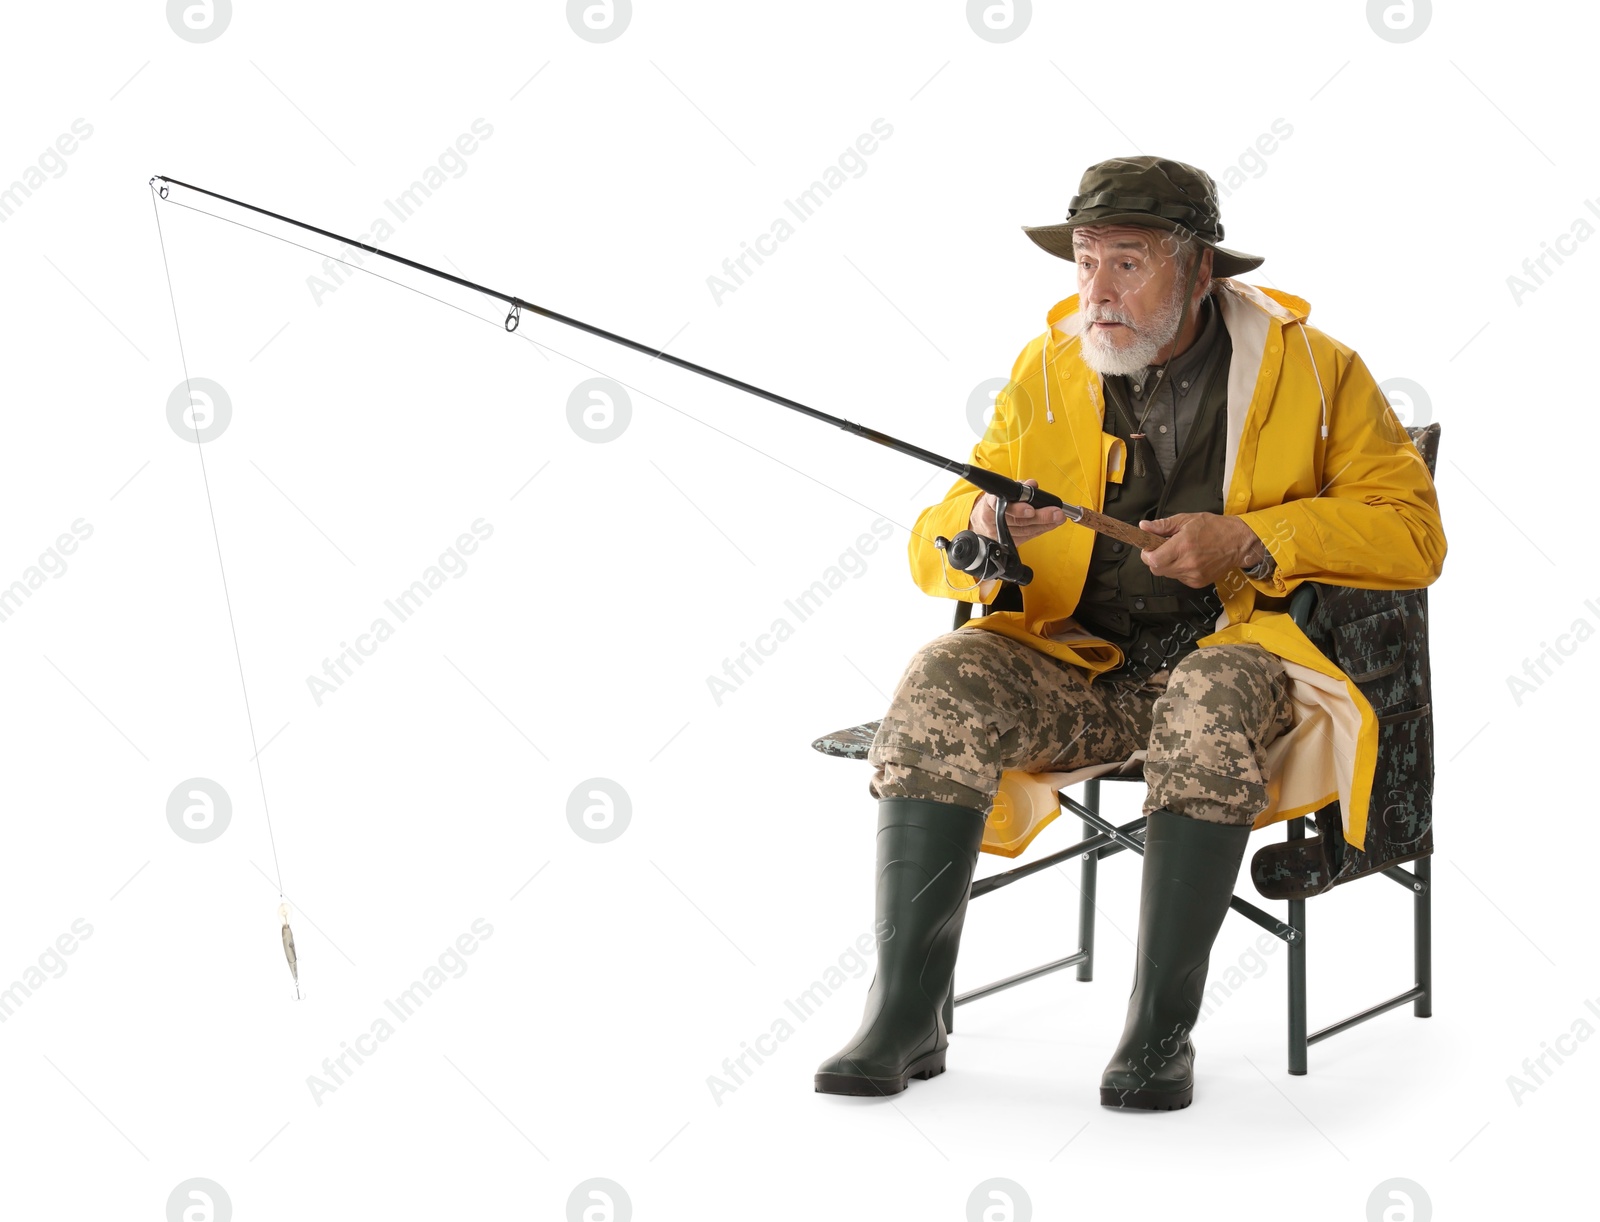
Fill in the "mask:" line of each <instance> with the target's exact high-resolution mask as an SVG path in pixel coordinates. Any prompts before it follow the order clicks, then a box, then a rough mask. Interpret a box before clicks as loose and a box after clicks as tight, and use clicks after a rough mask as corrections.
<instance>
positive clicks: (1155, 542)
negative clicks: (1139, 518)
mask: <svg viewBox="0 0 1600 1222" xmlns="http://www.w3.org/2000/svg"><path fill="white" fill-rule="evenodd" d="M1082 512H1083V516H1082V517H1080V518H1079V519H1078V524H1079V525H1080V526H1087V527H1088V528H1089V529H1090V530H1093V531H1097V532H1099V533H1100V534H1102V535H1110V536H1111V537H1112V538H1113V539H1120V540H1121V541H1122V542H1124V543H1126V544H1128V545H1129V546H1130V547H1136V548H1138V549H1139V550H1140V551H1154V550H1155V549H1156V548H1158V547H1160V546H1161V545H1162V544H1163V543H1165V542H1166V539H1164V538H1162V536H1160V535H1152V534H1151V533H1150V532H1149V531H1148V530H1140V529H1139V528H1138V527H1137V526H1131V525H1129V524H1128V523H1127V522H1122V521H1119V520H1118V519H1116V518H1108V517H1107V516H1106V515H1105V514H1103V513H1096V512H1095V511H1094V510H1093V509H1088V508H1085V509H1084V510H1083V511H1082Z"/></svg>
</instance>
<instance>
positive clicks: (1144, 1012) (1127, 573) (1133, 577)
mask: <svg viewBox="0 0 1600 1222" xmlns="http://www.w3.org/2000/svg"><path fill="white" fill-rule="evenodd" d="M1025 231H1026V232H1027V234H1028V236H1029V237H1030V238H1032V239H1033V240H1034V241H1035V242H1036V243H1037V244H1038V245H1039V246H1041V247H1042V248H1043V249H1045V250H1047V251H1048V252H1050V253H1051V254H1053V255H1056V256H1058V257H1060V258H1064V259H1072V260H1073V261H1074V262H1075V263H1076V265H1077V273H1078V293H1077V295H1076V296H1075V297H1071V298H1068V299H1067V300H1065V301H1062V302H1060V303H1058V304H1057V305H1056V306H1054V307H1053V308H1052V309H1051V310H1050V311H1049V314H1048V317H1047V321H1048V324H1049V327H1048V330H1047V331H1046V332H1045V333H1044V334H1043V335H1041V336H1038V337H1036V338H1035V339H1033V340H1032V341H1030V342H1029V343H1028V345H1027V346H1026V347H1025V348H1024V349H1023V350H1022V353H1021V355H1020V356H1019V357H1018V358H1017V361H1016V364H1015V366H1014V368H1013V370H1012V376H1011V380H1010V382H1009V384H1008V385H1007V386H1006V388H1005V389H1004V391H1002V393H1001V394H1000V395H999V396H998V397H997V399H996V405H995V414H994V419H993V421H992V422H991V425H990V427H989V429H988V431H987V433H986V434H985V437H984V439H983V440H982V441H981V442H980V443H979V444H978V445H977V446H976V447H975V449H974V450H973V455H972V461H973V462H974V463H977V464H978V465H980V466H983V467H988V468H991V469H993V470H997V471H1000V472H1003V473H1004V474H1006V475H1009V476H1011V477H1013V478H1016V479H1023V480H1027V481H1029V482H1037V483H1038V484H1040V485H1042V486H1043V487H1045V488H1047V489H1049V490H1051V491H1053V492H1055V493H1056V494H1057V495H1059V496H1061V497H1063V498H1065V499H1066V500H1068V501H1072V502H1076V503H1080V504H1084V505H1088V506H1090V507H1093V508H1096V509H1099V510H1100V511H1101V512H1103V513H1105V514H1107V515H1109V516H1111V517H1114V518H1119V519H1121V520H1123V521H1125V522H1129V523H1134V524H1137V525H1138V526H1140V527H1141V528H1143V529H1144V530H1147V531H1149V532H1151V533H1153V534H1155V535H1158V536H1160V537H1162V538H1164V539H1165V540H1166V542H1164V543H1162V544H1161V546H1159V547H1156V548H1154V549H1152V550H1148V551H1141V550H1139V549H1138V548H1136V547H1129V546H1127V545H1126V544H1124V543H1121V542H1119V541H1117V540H1115V539H1112V538H1110V537H1108V536H1106V535H1102V534H1097V533H1095V532H1093V531H1091V530H1089V529H1088V528H1086V527H1083V526H1080V525H1078V524H1076V523H1065V522H1064V518H1063V515H1062V512H1061V511H1060V510H1059V509H1045V510H1037V511H1036V510H1034V509H1032V508H1031V507H1029V506H1025V505H1014V506H1011V507H1010V508H1008V509H1007V511H1006V519H1007V524H1008V526H1009V528H1010V531H1011V534H1012V536H1013V538H1014V539H1015V540H1016V541H1017V543H1018V544H1019V552H1020V554H1021V558H1022V560H1023V561H1024V563H1026V564H1028V565H1029V566H1031V568H1032V569H1033V571H1034V573H1035V574H1036V576H1035V578H1034V580H1033V581H1032V583H1030V584H1029V585H1026V586H1024V587H1022V588H1021V589H1022V609H1021V610H1020V611H1016V610H993V611H991V612H990V613H989V614H987V615H984V616H982V617H981V618H978V619H974V620H973V621H971V622H970V623H968V624H967V625H966V626H964V627H963V628H962V629H960V630H958V631H955V632H951V633H947V634H945V635H943V636H940V637H938V638H936V639H934V640H933V641H931V642H929V643H928V644H927V645H925V646H923V648H922V649H921V650H919V651H918V652H917V654H916V655H915V656H914V657H913V658H912V659H911V662H910V664H909V665H908V666H907V668H906V671H905V674H904V675H903V676H902V678H901V680H900V683H899V686H898V688H897V689H896V691H895V694H894V698H893V702H892V704H891V705H890V708H889V710H888V712H887V714H886V715H885V717H884V719H883V722H882V725H881V727H880V728H879V730H878V732H877V735H876V737H875V738H874V740H873V743H872V748H871V751H870V753H869V756H868V758H869V760H870V761H871V762H872V763H873V765H874V774H873V780H872V785H871V792H872V795H873V796H874V797H875V798H877V799H878V800H879V812H878V838H877V846H878V848H877V860H878V874H877V897H876V903H877V917H878V922H879V928H883V929H890V928H892V935H891V936H889V937H887V938H886V939H885V940H884V941H883V942H882V943H881V945H880V948H879V958H878V965H877V974H876V976H875V977H874V979H873V982H872V988H871V991H870V992H869V994H868V999H867V1006H866V1014H865V1016H864V1018H863V1020H862V1023H861V1027H860V1029H859V1030H858V1031H857V1032H856V1034H855V1036H854V1037H853V1038H852V1039H851V1041H850V1042H849V1044H848V1045H847V1046H846V1047H845V1048H844V1049H843V1050H842V1051H840V1052H839V1053H838V1054H837V1055H835V1056H834V1057H832V1058H830V1059H829V1060H828V1061H826V1062H824V1063H823V1064H822V1065H821V1066H820V1067H819V1069H818V1071H817V1075H816V1089H817V1090H819V1091H824V1092H830V1093H837V1094H857V1095H876V1094H889V1093H893V1092H896V1091H900V1090H904V1089H905V1087H906V1084H907V1081H908V1079H910V1078H931V1077H933V1076H934V1075H936V1074H939V1073H942V1072H943V1070H944V1068H945V1055H946V1049H947V1045H948V1042H949V1035H948V1031H947V1029H946V1020H945V1017H944V1014H945V1011H946V1008H947V1006H948V1003H949V999H950V998H951V996H952V995H953V984H952V981H953V975H954V970H955V962H956V952H957V947H958V944H959V941H960V937H961V928H962V922H963V919H964V917H965V913H966V904H967V896H968V893H969V889H970V886H971V882H972V876H973V870H974V867H975V865H976V862H977V855H978V852H979V848H980V846H981V844H982V843H983V835H984V828H985V824H986V822H987V821H988V818H989V814H990V811H991V807H992V806H993V805H994V802H995V797H996V794H997V792H998V791H999V789H1000V787H1001V778H1002V774H1003V773H1005V772H1006V771H1007V770H1015V771H1017V772H1021V773H1045V772H1054V771H1067V770H1071V769H1075V768H1080V767H1084V766H1087V765H1092V764H1100V763H1110V762H1113V761H1120V760H1124V759H1127V758H1128V757H1129V756H1131V755H1132V754H1133V753H1135V752H1137V751H1139V750H1141V749H1143V750H1145V751H1146V753H1147V754H1146V759H1145V764H1144V774H1145V778H1146V780H1147V782H1148V786H1149V789H1148V795H1147V797H1146V799H1145V804H1144V813H1145V815H1146V816H1147V824H1146V834H1145V853H1144V860H1143V874H1142V879H1141V896H1140V911H1139V935H1138V951H1137V958H1136V961H1135V970H1134V984H1133V991H1132V993H1131V995H1130V997H1129V1002H1128V1012H1127V1020H1126V1023H1125V1025H1124V1028H1123V1032H1122V1037H1121V1040H1120V1041H1119V1043H1118V1045H1117V1047H1116V1050H1115V1052H1114V1053H1113V1054H1112V1056H1111V1060H1110V1063H1109V1064H1108V1065H1107V1066H1106V1069H1105V1073H1104V1075H1103V1077H1102V1080H1101V1086H1100V1101H1101V1102H1102V1103H1103V1104H1106V1105H1108V1106H1113V1107H1126V1108H1143V1109H1151V1110H1172V1109H1176V1108H1182V1107H1187V1106H1188V1105H1189V1104H1190V1102H1191V1101H1192V1099H1193V1096H1194V1058H1195V1048H1194V1042H1193V1039H1192V1037H1191V1031H1192V1029H1193V1027H1194V1024H1195V1022H1196V1020H1197V1018H1198V1016H1199V1010H1200V1003H1201V995H1202V992H1203V990H1204V987H1205V979H1206V972H1207V968H1208V965H1209V960H1210V954H1211V946H1212V942H1213V941H1214V939H1215V938H1216V935H1217V932H1218V930H1219V928H1220V927H1221V924H1222V920H1223V917H1224V916H1225V915H1226V913H1227V911H1228V901H1229V899H1230V898H1231V896H1232V893H1233V886H1234V881H1235V878H1236V876H1237V874H1238V871H1239V865H1240V862H1241V859H1242V857H1243V855H1244V850H1245V842H1246V840H1247V839H1248V838H1249V835H1250V831H1251V828H1252V826H1253V825H1254V824H1255V822H1256V820H1257V818H1258V816H1261V817H1263V818H1269V817H1270V815H1271V812H1270V811H1269V806H1270V805H1271V797H1272V795H1270V794H1269V788H1268V781H1269V776H1268V768H1267V759H1268V748H1269V747H1270V746H1271V745H1272V744H1273V743H1274V741H1275V740H1276V739H1278V738H1279V736H1281V735H1286V734H1287V733H1288V732H1289V731H1290V730H1291V727H1293V726H1295V725H1296V724H1297V712H1296V705H1295V703H1294V702H1293V701H1292V700H1291V693H1292V691H1293V684H1292V682H1291V678H1290V674H1289V673H1288V672H1287V671H1286V668H1285V662H1286V660H1288V659H1298V662H1295V663H1291V665H1292V666H1298V665H1299V664H1301V663H1303V664H1305V665H1306V666H1308V667H1314V668H1316V669H1317V670H1320V671H1322V672H1323V673H1325V674H1330V675H1332V676H1333V677H1335V678H1336V679H1337V680H1342V679H1343V675H1342V674H1341V672H1339V671H1338V670H1337V669H1336V668H1333V667H1332V665H1331V663H1327V662H1326V661H1325V660H1323V659H1321V658H1320V656H1317V657H1312V656H1310V653H1314V649H1313V648H1312V647H1311V646H1310V645H1309V642H1307V641H1306V638H1305V637H1304V635H1303V634H1301V633H1300V632H1299V630H1298V629H1297V628H1295V627H1294V625H1293V622H1292V620H1290V618H1289V617H1288V616H1287V615H1286V614H1284V611H1285V608H1286V605H1287V596H1288V594H1289V593H1290V591H1291V590H1292V589H1293V588H1294V587H1295V586H1296V585H1298V584H1299V583H1300V582H1302V581H1306V580H1315V581H1320V582H1328V583H1333V584H1340V585H1351V586H1359V587H1364V588H1368V589H1408V588H1415V587H1420V586H1426V585H1429V584H1431V583H1432V582H1433V581H1434V580H1435V579H1436V578H1437V577H1438V575H1439V572H1440V568H1441V565H1442V564H1443V560H1444V553H1445V540H1444V534H1443V530H1442V527H1441V525H1440V520H1439V512H1438V502H1437V498H1436V496H1435V494H1434V489H1433V483H1432V480H1431V478H1430V476H1429V474H1428V470H1427V467H1426V465H1425V464H1424V462H1423V461H1422V458H1421V456H1420V455H1419V454H1418V453H1417V451H1416V448H1415V447H1414V446H1413V445H1412V444H1411V442H1410V440H1409V438H1408V437H1407V436H1406V434H1405V432H1404V430H1403V429H1402V428H1401V427H1400V425H1399V422H1398V421H1397V420H1396V419H1395V416H1394V413H1393V412H1392V410H1391V409H1390V407H1389V405H1388V403H1387V402H1386V400H1385V399H1384V396H1383V394H1382V392H1381V391H1379V389H1378V387H1377V385H1376V383H1375V382H1374V380H1373V378H1372V375H1371V374H1370V373H1369V372H1368V370H1367V368H1366V366H1365V365H1364V364H1363V363H1362V361H1361V359H1360V358H1359V357H1358V356H1357V355H1356V354H1355V352H1353V351H1352V350H1351V349H1350V348H1348V347H1346V346H1345V345H1343V344H1341V343H1339V342H1338V341H1336V340H1334V339H1332V338H1330V337H1329V336H1327V335H1325V334H1323V333H1322V332H1320V331H1318V330H1316V329H1314V328H1311V327H1308V326H1307V325H1306V324H1305V318H1306V316H1307V314H1308V313H1309V307H1308V306H1307V305H1306V303H1305V302H1304V301H1302V300H1301V299H1299V298H1297V297H1292V296H1290V295H1289V294H1287V293H1282V292H1278V291H1275V290H1267V289H1261V288H1257V287H1255V286H1252V285H1248V284H1245V283H1243V282H1242V281H1240V280H1237V279H1234V277H1237V276H1239V275H1240V274H1241V273H1244V272H1248V271H1250V270H1252V269H1253V268H1255V267H1257V266H1259V265H1260V264H1261V262H1262V260H1261V259H1260V258H1259V257H1256V256H1253V255H1246V254H1241V253H1239V252H1237V251H1233V250H1229V249H1226V248H1224V247H1222V246H1221V245H1219V243H1220V241H1221V239H1222V237H1223V228H1222V224H1221V220H1220V217H1219V215H1218V205H1217V194H1216V185H1215V183H1214V182H1213V181H1212V179H1211V178H1210V176H1209V175H1207V174H1206V173H1205V172H1204V171H1201V170H1197V169H1195V168H1194V167H1192V166H1188V165H1184V164H1183V163H1181V162H1175V161H1169V160H1165V159H1162V158H1155V157H1128V158H1117V159H1114V160H1112V161H1107V162H1103V163H1101V164H1099V165H1095V166H1092V167H1090V168H1089V170H1088V171H1086V173H1085V174H1084V176H1083V179H1082V182H1081V184H1080V187H1079V193H1078V195H1077V196H1075V197H1074V199H1073V201H1072V205H1071V210H1070V211H1069V213H1068V215H1067V219H1066V221H1065V223H1063V224H1056V225H1046V226H1038V227H1031V228H1029V227H1025ZM995 510H996V504H995V502H994V500H993V498H992V497H989V496H985V495H982V494H980V493H979V492H978V491H977V490H976V489H974V488H973V487H972V486H971V485H970V484H967V483H966V482H965V481H958V482H957V483H956V485H955V486H954V487H952V488H951V489H950V490H949V492H947V493H946V494H945V497H944V499H943V500H942V501H941V502H940V503H939V504H938V505H935V506H932V507H931V508H929V509H927V510H924V511H923V513H922V514H921V516H920V517H919V518H918V519H917V523H916V527H915V529H914V530H913V531H912V538H911V543H910V556H911V568H912V575H913V577H914V578H915V580H916V581H917V583H918V584H919V585H920V586H921V588H922V589H923V590H925V591H926V592H927V593H929V594H933V595H943V596H946V597H955V598H960V599H964V600H967V601H971V602H989V601H991V600H992V599H994V597H995V595H996V593H997V591H998V589H999V588H1000V583H998V582H995V581H984V582H981V583H978V584H976V585H974V584H972V583H971V582H970V581H969V580H967V579H966V575H965V574H963V573H956V572H952V571H951V570H947V569H946V568H945V566H944V555H943V553H941V552H940V551H938V550H937V549H936V548H935V547H934V546H933V542H932V541H933V539H934V537H935V536H937V535H954V534H955V533H957V532H958V531H960V530H962V529H966V528H970V529H972V530H974V531H976V532H978V533H979V534H982V535H985V536H987V537H989V538H994V537H996V524H995ZM952 577H953V578H956V579H959V580H952ZM1308 651H1310V652H1308ZM1297 673H1300V674H1309V673H1310V671H1298V672H1297ZM1351 712H1352V716H1353V717H1356V718H1365V717H1367V716H1369V715H1370V713H1371V709H1370V707H1368V708H1367V709H1366V711H1365V712H1361V711H1359V710H1358V709H1356V708H1355V705H1354V703H1353V702H1352V706H1351ZM1366 724H1367V723H1366V722H1363V725H1366ZM1322 737H1323V738H1327V737H1328V736H1327V735H1323V736H1322ZM1280 746H1281V744H1280ZM1310 748H1311V749H1313V750H1314V749H1315V744H1314V743H1313V744H1311V745H1310ZM1303 754H1304V752H1302V755H1303ZM1323 754H1325V755H1326V756H1327V757H1328V758H1327V759H1325V760H1323V761H1322V766H1323V767H1324V769H1325V770H1328V774H1329V775H1331V772H1332V771H1334V770H1337V768H1339V767H1341V766H1342V767H1344V768H1346V770H1347V775H1346V776H1345V777H1344V782H1345V783H1344V784H1342V785H1341V787H1340V791H1341V792H1342V793H1345V792H1357V793H1359V794H1360V797H1361V802H1362V804H1363V809H1362V811H1361V818H1362V820H1363V821H1364V819H1365V809H1364V806H1365V801H1366V797H1367V790H1366V789H1364V788H1362V785H1363V783H1364V784H1365V785H1366V786H1368V787H1370V771H1371V768H1372V761H1371V759H1370V758H1365V759H1363V760H1361V761H1358V762H1357V763H1355V764H1352V763H1351V761H1349V760H1334V759H1333V750H1332V744H1331V743H1329V744H1327V745H1326V749H1325V750H1324V752H1323ZM1357 766H1364V767H1365V769H1366V771H1367V773H1368V775H1367V776H1366V777H1365V778H1364V780H1363V778H1358V777H1355V776H1354V775H1353V773H1350V771H1349V770H1350V769H1352V768H1354V767H1357ZM1280 817H1282V816H1280ZM1363 826H1364V822H1363Z"/></svg>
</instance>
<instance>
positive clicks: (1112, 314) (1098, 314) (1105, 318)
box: [1088, 306, 1138, 331]
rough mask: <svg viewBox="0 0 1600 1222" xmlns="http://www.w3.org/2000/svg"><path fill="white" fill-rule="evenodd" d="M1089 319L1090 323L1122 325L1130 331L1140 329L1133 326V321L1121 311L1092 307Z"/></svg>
mask: <svg viewBox="0 0 1600 1222" xmlns="http://www.w3.org/2000/svg"><path fill="white" fill-rule="evenodd" d="M1088 319H1089V321H1090V322H1116V323H1121V324H1122V325H1123V326H1125V327H1127V328H1128V329H1129V330H1130V331H1136V330H1138V328H1137V327H1135V326H1134V325H1133V319H1132V318H1131V317H1129V316H1128V315H1127V314H1124V313H1123V312H1122V311H1121V310H1108V309H1105V308H1103V307H1097V306H1090V307H1089V311H1088Z"/></svg>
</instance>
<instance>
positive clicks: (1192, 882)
mask: <svg viewBox="0 0 1600 1222" xmlns="http://www.w3.org/2000/svg"><path fill="white" fill-rule="evenodd" d="M1249 839H1250V828H1249V827H1234V826H1230V825H1228V824H1223V823H1207V822H1204V821H1202V820H1200V819H1191V818H1188V817H1187V816H1185V815H1175V814H1173V813H1172V812H1171V811H1167V810H1158V811H1154V812H1152V813H1151V815H1150V817H1149V819H1148V820H1147V821H1146V824H1145V839H1144V845H1145V848H1144V873H1143V875H1142V876H1141V880H1140V884H1139V887H1140V892H1139V896H1140V898H1139V955H1138V960H1137V962H1136V965H1135V967H1134V973H1133V992H1132V993H1131V994H1129V997H1128V1020H1127V1024H1126V1025H1125V1026H1124V1027H1123V1030H1122V1042H1121V1043H1120V1044H1119V1045H1118V1046H1117V1051H1116V1053H1115V1054H1114V1055H1113V1056H1112V1058H1111V1063H1110V1064H1109V1065H1107V1066H1106V1071H1105V1074H1104V1076H1103V1077H1102V1078H1101V1079H1100V1102H1101V1103H1103V1104H1104V1105H1105V1106H1107V1107H1127V1108H1143V1109H1146V1110H1150V1111H1175V1110H1176V1109H1178V1108H1184V1107H1188V1106H1189V1104H1190V1103H1192V1102H1193V1101H1194V1054H1195V1049H1194V1040H1193V1039H1192V1037H1191V1034H1190V1033H1191V1032H1192V1031H1193V1030H1194V1024H1195V1022H1196V1021H1197V1020H1198V1019H1199V1017H1200V1002H1201V997H1202V994H1203V993H1204V992H1205V987H1206V970H1207V968H1208V967H1209V965H1210V960H1211V944H1212V943H1213V942H1215V941H1216V937H1217V931H1218V930H1220V929H1221V928H1222V918H1223V917H1225V916H1226V915H1227V913H1228V901H1229V900H1230V899H1232V898H1233V884H1234V880H1235V879H1236V878H1237V877H1238V874H1239V863H1240V862H1242V861H1243V860H1244V848H1245V842H1246V841H1248V840H1249Z"/></svg>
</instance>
